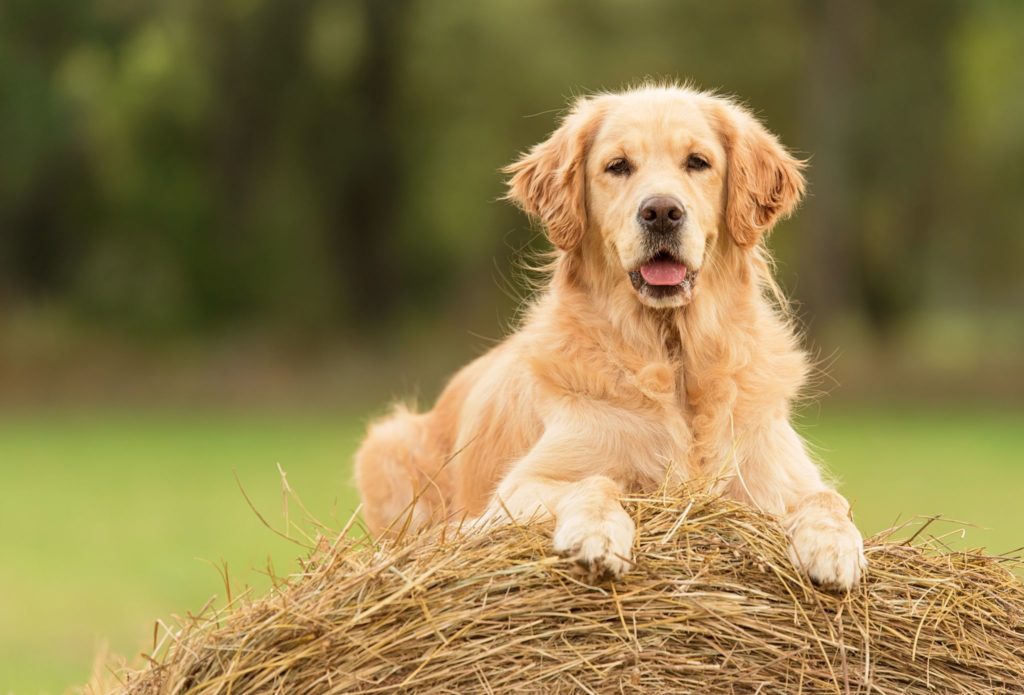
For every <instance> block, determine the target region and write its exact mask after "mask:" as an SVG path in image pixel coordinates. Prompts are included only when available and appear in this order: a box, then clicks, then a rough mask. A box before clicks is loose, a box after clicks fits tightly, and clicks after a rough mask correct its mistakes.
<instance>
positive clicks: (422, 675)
mask: <svg viewBox="0 0 1024 695" xmlns="http://www.w3.org/2000/svg"><path fill="white" fill-rule="evenodd" d="M627 507H628V509H629V511H630V513H632V514H633V515H634V517H635V519H636V521H637V528H638V540H637V546H636V563H637V564H636V567H635V568H634V569H633V570H632V571H631V572H630V573H629V574H628V575H627V576H626V577H624V578H623V579H622V580H620V581H619V582H616V583H605V584H601V585H598V586H590V585H587V584H585V583H583V582H582V581H580V579H579V578H578V577H577V576H575V575H574V573H573V567H572V566H571V564H570V563H567V562H566V561H564V560H562V559H560V558H557V557H552V556H551V554H550V530H549V529H547V528H545V527H543V526H539V527H538V526H526V527H519V526H507V527H503V528H494V529H491V530H489V531H488V532H486V533H475V534H466V535H457V534H449V535H448V536H447V537H444V536H442V537H438V536H437V534H433V535H425V536H420V537H417V538H412V539H407V540H405V541H404V542H401V543H398V544H395V545H393V546H388V547H380V546H376V545H374V544H372V543H370V542H368V541H366V540H365V539H364V540H359V539H352V538H349V537H347V536H346V535H345V534H342V535H341V536H340V537H339V538H338V539H337V540H336V541H334V542H333V543H327V542H326V541H323V542H321V546H320V548H319V549H318V550H317V551H316V552H314V553H313V554H312V555H311V557H310V558H309V560H308V561H307V562H306V563H304V571H303V572H302V573H301V574H298V575H296V576H295V577H293V578H292V579H291V580H289V581H288V582H287V583H285V584H283V585H281V586H279V587H278V588H277V589H276V590H274V591H272V592H271V593H270V594H269V595H268V596H266V597H265V598H262V599H259V600H254V601H245V602H243V603H242V604H240V605H236V606H234V607H232V608H231V609H230V610H228V611H227V613H226V614H220V615H217V616H213V617H209V618H206V619H203V620H196V621H193V622H192V623H190V624H189V625H187V626H185V627H183V628H182V629H181V630H180V631H179V632H177V633H175V634H174V635H173V636H172V637H173V639H171V640H170V643H169V646H168V647H166V648H165V649H164V650H163V653H162V654H160V655H158V656H157V657H154V658H153V661H152V662H151V663H150V665H149V666H148V667H147V668H146V669H145V670H143V671H140V672H137V673H132V674H128V675H127V676H126V680H125V683H126V690H127V691H128V692H132V693H184V692H189V693H229V692H230V693H238V694H240V693H251V692H280V693H319V692H338V693H341V692H432V693H460V694H461V693H469V692H510V691H517V692H521V693H522V692H595V693H605V692H608V693H611V692H615V693H619V692H676V693H687V692H694V693H718V692H721V693H791V692H805V693H818V692H821V693H894V694H895V693H900V694H903V693H972V694H977V693H1003V692H1007V693H1008V692H1013V693H1022V692H1024V584H1022V583H1021V581H1020V579H1018V578H1017V577H1016V576H1015V575H1014V572H1013V570H1014V569H1015V568H1019V567H1020V560H1019V559H1016V560H1010V559H1008V558H1005V557H990V556H986V555H984V554H982V553H980V552H975V551H972V552H944V551H941V549H940V548H939V544H938V543H937V542H935V541H916V544H909V543H894V542H890V541H888V540H887V539H886V538H883V537H876V538H873V539H871V540H870V541H869V542H868V544H867V557H868V561H869V565H870V567H869V570H868V572H867V576H866V578H865V580H864V582H863V583H862V585H861V586H860V587H859V588H858V589H857V590H856V591H855V592H853V593H851V594H850V595H834V594H829V593H826V592H823V591H821V590H819V589H816V588H815V587H813V586H812V585H810V584H809V582H808V581H806V580H805V579H804V578H802V577H801V576H800V574H799V573H798V572H797V571H796V570H795V569H794V568H793V567H792V565H791V564H790V563H789V561H788V560H787V559H786V553H785V548H786V539H785V537H784V535H783V533H782V531H781V530H780V528H779V525H778V524H777V523H776V522H775V521H774V520H772V519H771V518H768V517H765V516H762V515H760V514H758V513H757V512H755V511H753V510H751V509H749V508H748V507H745V506H743V505H740V504H737V503H734V502H730V501H727V500H722V499H718V498H714V497H711V496H709V495H707V494H704V493H700V492H695V491H681V492H680V493H679V494H677V495H672V496H664V497H657V498H649V499H648V498H645V499H631V500H628V501H627ZM917 535H918V536H919V537H920V536H921V535H923V534H920V533H919V534H917Z"/></svg>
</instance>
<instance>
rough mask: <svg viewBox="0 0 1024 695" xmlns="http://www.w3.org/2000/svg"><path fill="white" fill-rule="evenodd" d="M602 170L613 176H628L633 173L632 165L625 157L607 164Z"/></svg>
mask: <svg viewBox="0 0 1024 695" xmlns="http://www.w3.org/2000/svg"><path fill="white" fill-rule="evenodd" d="M604 170H605V171H607V172H608V173H609V174H611V175H613V176H629V175H630V174H632V173H633V165H632V164H630V163H629V160H628V159H626V158H625V157H619V158H617V159H613V160H612V161H610V162H608V166H606V167H605V168H604Z"/></svg>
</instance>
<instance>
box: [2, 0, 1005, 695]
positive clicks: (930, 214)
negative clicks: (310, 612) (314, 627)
mask: <svg viewBox="0 0 1024 695" xmlns="http://www.w3.org/2000/svg"><path fill="white" fill-rule="evenodd" d="M1022 37H1024V3H1020V2H1015V1H1014V0H1005V1H999V0H985V1H980V0H979V1H978V2H970V3H968V2H957V1H954V0H908V1H905V2H900V3H887V2H882V1H881V0H832V1H831V2H816V1H812V0H788V1H785V2H773V3H770V4H769V3H749V2H740V1H739V0H721V1H719V2H715V3H707V2H691V1H685V2H681V1H677V0H663V1H661V0H633V1H631V2H623V1H618V2H614V1H612V0H565V1H564V2H560V3H557V4H555V3H547V2H541V1H539V0H490V1H489V2H486V3H462V2H455V1H449V0H431V2H426V0H292V1H285V0H220V1H219V2H211V1H210V0H174V1H173V2H172V1H169V0H168V1H162V0H148V1H146V2H137V1H128V0H90V1H83V0H77V1H70V0H5V2H3V3H2V4H0V473H2V488H0V491H2V492H0V494H2V495H3V500H4V501H3V504H0V548H2V552H3V567H4V571H3V572H2V573H0V626H2V630H0V692H6V691H8V690H11V691H13V692H59V691H62V690H64V689H65V688H67V687H69V686H71V685H73V684H75V683H82V682H84V681H85V679H86V678H87V677H88V674H89V672H90V669H91V665H92V660H93V655H94V654H95V653H96V652H97V651H98V650H99V649H100V648H101V647H102V645H103V644H105V643H106V644H109V648H110V649H111V650H112V651H114V652H116V653H120V654H124V655H126V656H127V657H129V659H133V658H137V655H138V654H139V653H140V652H143V651H147V650H149V649H152V641H153V635H154V627H153V625H154V622H155V621H156V620H158V619H159V620H162V621H169V620H171V616H172V614H177V615H185V614H186V612H187V611H193V612H195V611H198V610H199V609H200V608H201V607H202V606H203V604H204V603H205V602H206V601H207V599H209V598H210V597H212V596H216V598H215V599H214V600H215V601H216V602H217V603H219V604H222V603H223V602H224V601H225V599H226V590H225V579H224V575H225V574H226V575H227V580H226V582H227V584H228V585H229V586H231V587H232V591H233V592H235V593H237V592H239V591H242V590H244V587H245V586H251V587H253V590H255V591H262V590H263V589H264V588H265V587H266V586H267V584H268V581H269V580H268V579H267V578H266V577H265V573H266V572H267V571H268V570H267V567H268V565H269V566H271V567H272V568H273V572H276V573H277V574H287V573H289V572H291V571H294V570H295V569H296V567H297V565H296V563H295V558H297V557H299V556H301V555H302V554H303V552H304V551H303V549H302V548H301V547H298V546H296V545H293V544H291V543H289V542H288V541H287V540H285V539H283V538H281V537H280V536H278V535H275V534H274V533H273V532H271V531H270V530H268V529H267V528H266V527H264V526H263V525H262V523H261V522H260V520H259V518H258V517H257V515H256V514H255V513H254V512H253V511H252V509H250V506H249V503H248V502H247V501H246V499H245V497H244V496H243V494H242V492H241V491H240V489H239V486H241V487H242V488H244V489H245V491H246V493H247V495H248V496H249V498H250V499H251V502H252V504H253V506H255V507H256V508H257V509H259V510H260V511H261V513H262V514H263V515H264V517H266V519H267V520H268V522H269V523H270V524H271V525H274V526H275V527H276V528H278V529H279V530H282V531H284V532H285V533H286V534H289V535H293V536H295V537H296V538H297V539H299V540H301V536H300V535H299V534H298V530H297V529H296V528H295V527H294V521H295V519H296V518H297V517H299V516H301V515H299V514H298V513H297V510H296V509H295V507H294V503H293V504H292V506H291V507H288V506H286V505H285V504H284V501H283V497H282V489H283V479H282V475H281V473H280V471H279V469H278V465H280V467H281V470H283V471H285V472H286V474H287V484H288V485H290V486H291V488H292V489H294V490H296V491H297V492H298V493H299V494H300V495H301V496H302V498H303V500H304V501H305V504H306V507H307V508H308V509H309V511H310V512H311V513H313V514H314V515H316V516H318V517H319V518H321V520H323V521H324V523H326V524H328V525H333V526H334V527H335V528H338V527H340V526H341V525H342V524H344V522H345V520H346V519H347V518H348V517H349V515H350V514H351V513H352V512H353V510H354V509H355V506H356V496H355V494H354V491H353V489H352V486H351V483H350V472H349V459H350V456H351V453H352V451H353V449H354V447H355V446H356V444H357V443H358V439H359V436H360V434H361V431H362V428H363V427H364V425H365V422H366V420H367V419H368V418H369V417H371V416H372V415H374V414H376V413H379V412H381V410H382V409H383V408H384V406H385V404H386V403H387V401H388V400H389V399H391V398H392V397H394V396H397V395H405V394H414V395H418V397H419V398H420V401H421V402H422V403H425V404H429V402H430V401H431V400H432V398H433V397H434V396H435V395H436V393H437V392H438V390H439V388H440V387H441V386H442V385H443V383H444V379H445V377H446V375H448V374H449V373H451V371H453V370H454V369H456V368H457V367H458V366H459V365H461V364H463V363H465V362H466V361H467V360H468V359H470V358H471V357H472V356H473V355H476V354H479V353H480V352H481V351H483V350H485V349H486V348H487V347H488V346H489V345H491V344H492V343H493V341H494V340H496V339H499V338H500V337H501V336H502V335H503V334H504V333H505V331H506V327H507V325H508V322H509V321H510V320H511V319H512V318H513V316H514V310H515V307H516V305H517V303H518V302H519V301H520V299H521V298H522V297H523V296H525V295H526V294H527V291H526V289H525V286H524V285H523V283H522V282H521V280H520V278H519V273H518V272H517V271H516V270H515V267H516V262H517V260H519V259H521V258H522V257H523V255H524V254H528V253H529V252H530V251H531V250H534V249H538V248H543V247H544V242H543V239H542V238H541V237H540V235H539V234H538V233H537V230H535V229H531V228H530V226H529V224H528V223H527V221H526V220H525V219H524V218H523V216H522V215H520V214H519V213H518V212H517V211H515V210H514V209H513V208H512V207H511V206H509V205H508V204H505V203H502V202H500V201H499V200H498V199H499V197H500V196H501V195H502V192H503V191H502V177H501V176H500V174H499V173H498V169H499V168H500V167H501V166H502V165H504V164H506V163H508V162H509V161H511V160H512V159H513V158H515V156H516V155H517V153H518V152H520V151H521V150H523V149H525V148H527V147H528V146H530V145H531V144H533V143H534V142H537V141H539V140H540V139H542V138H543V137H544V136H545V135H546V134H547V133H548V132H550V131H551V130H552V128H553V127H554V124H555V123H556V119H557V116H558V113H559V111H560V110H561V109H562V108H564V106H565V105H566V103H567V101H568V100H569V99H571V97H572V96H573V95H575V94H580V93H585V92H588V91H593V90H599V89H616V88H619V87H622V86H625V85H628V84H630V83H634V82H636V81H639V80H642V79H644V78H648V77H649V78H655V79H662V78H670V79H675V78H678V79H692V80H693V81H694V82H695V83H696V84H697V85H699V86H701V87H704V88H710V89H719V90H721V91H723V92H726V93H731V94H735V95H738V96H739V97H740V98H741V99H742V100H744V101H745V102H746V103H748V104H749V105H750V106H751V107H752V108H754V109H755V110H756V111H757V113H758V114H759V115H760V116H761V117H762V119H763V120H764V121H765V122H766V124H767V125H768V126H769V128H770V129H772V130H774V131H775V132H777V133H778V134H779V135H780V137H781V138H782V140H783V142H785V143H786V144H787V145H788V146H790V147H791V148H792V149H794V150H795V151H796V152H797V153H799V154H800V155H802V156H805V157H809V158H810V169H809V172H808V176H809V181H810V194H809V196H808V199H807V201H806V203H805V205H804V207H803V209H802V210H801V211H800V212H799V213H798V215H797V216H796V217H795V218H793V219H792V220H790V221H789V222H787V223H785V224H784V225H782V226H781V227H780V228H779V229H778V230H776V233H775V234H774V236H773V237H772V239H771V244H772V246H773V248H774V250H775V251H776V253H777V256H778V258H779V275H780V279H781V281H782V283H783V285H784V286H785V287H786V288H787V289H788V291H789V293H790V294H791V295H792V296H793V297H794V299H795V300H797V302H798V307H799V311H800V315H801V317H802V321H803V324H804V326H805V328H806V332H807V342H808V345H809V346H810V348H811V349H812V350H813V353H814V354H815V355H816V356H817V358H818V360H819V362H820V363H821V365H822V367H823V368H824V369H825V373H826V374H827V376H822V377H821V378H819V379H818V380H817V383H816V384H815V387H814V389H815V393H816V395H818V396H819V399H818V400H817V402H816V403H815V404H814V405H812V406H810V407H807V408H805V409H804V411H803V412H802V413H801V415H800V426H801V429H802V432H803V433H804V434H805V436H806V437H807V438H808V439H809V440H810V441H811V442H812V444H813V445H814V446H815V449H816V450H817V451H818V453H819V454H820V456H821V458H822V459H824V460H825V461H827V462H828V464H829V467H830V468H831V470H832V471H833V472H834V473H835V474H836V477H837V478H839V479H840V481H841V484H842V489H843V490H844V492H846V494H847V496H848V497H850V499H851V500H852V501H853V505H854V510H855V514H856V515H857V519H858V522H859V524H860V525H861V526H862V528H863V529H864V530H865V531H866V532H868V533H874V532H877V531H880V530H882V529H884V528H887V527H888V526H890V525H892V524H893V523H894V522H897V521H898V520H906V519H911V518H913V517H914V516H915V515H918V514H926V515H931V514H943V515H945V516H948V517H952V518H954V519H957V520H963V521H968V522H973V523H974V524H977V525H978V526H979V528H972V529H969V530H968V531H967V533H966V538H961V536H960V535H959V534H957V535H955V536H954V537H951V539H950V542H951V543H953V544H958V547H963V546H979V545H984V546H987V547H989V549H990V550H992V551H993V552H1006V551H1010V550H1012V549H1014V548H1016V547H1018V546H1021V545H1024V511H1022V509H1021V506H1020V497H1021V494H1022V493H1024V467H1022V466H1021V464H1022V463H1024V461H1022V460H1021V453H1020V452H1021V451H1022V450H1024V312H1022V310H1024V273H1022V268H1024V205H1022V204H1021V200H1022V193H1024V71H1022V69H1021V66H1022V65H1024V41H1022V40H1021V39H1022ZM236 477H237V482H236ZM289 510H290V511H289ZM300 525H301V524H300ZM951 528H956V526H955V525H954V526H953V527H951ZM161 630H162V629H157V630H156V634H158V635H159V634H162V631H161Z"/></svg>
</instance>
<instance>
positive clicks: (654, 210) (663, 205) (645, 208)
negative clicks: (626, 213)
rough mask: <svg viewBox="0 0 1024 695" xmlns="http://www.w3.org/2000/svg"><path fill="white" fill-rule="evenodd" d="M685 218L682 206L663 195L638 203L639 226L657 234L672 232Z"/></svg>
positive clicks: (673, 199)
mask: <svg viewBox="0 0 1024 695" xmlns="http://www.w3.org/2000/svg"><path fill="white" fill-rule="evenodd" d="M685 217H686V211H684V210H683V204H682V203H680V202H679V201H678V200H676V199H675V198H672V197H669V196H664V195H659V196H653V197H651V198H648V199H647V200H645V201H644V202H642V203H640V212H638V213H637V219H638V220H640V226H641V227H643V228H644V229H646V230H647V231H649V232H655V233H658V234H668V233H669V232H674V231H675V230H676V229H678V228H679V226H680V225H681V224H682V223H683V219H684V218H685Z"/></svg>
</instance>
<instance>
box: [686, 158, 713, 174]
mask: <svg viewBox="0 0 1024 695" xmlns="http://www.w3.org/2000/svg"><path fill="white" fill-rule="evenodd" d="M686 168H687V169H689V170H690V171H704V170H705V169H710V168H711V163H710V162H709V161H708V160H707V159H705V157H704V155H701V154H691V155H690V156H689V157H687V159H686Z"/></svg>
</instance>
